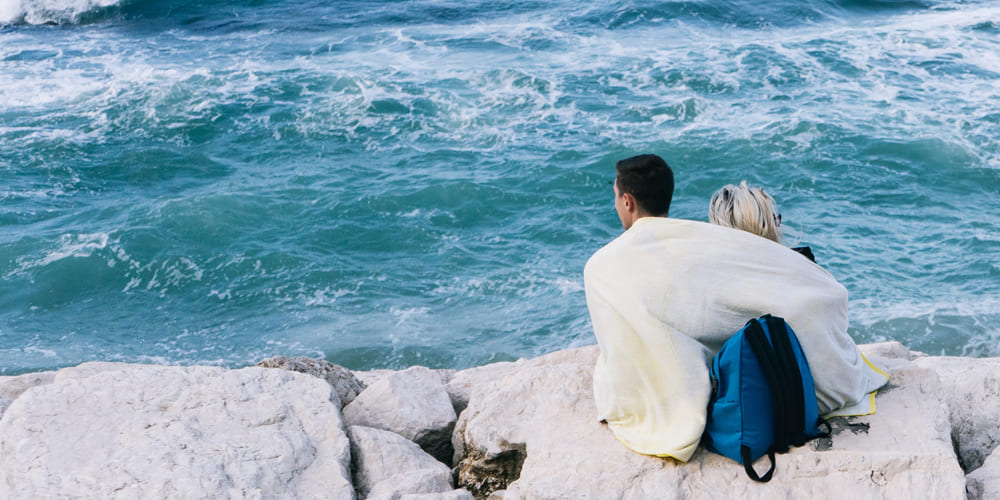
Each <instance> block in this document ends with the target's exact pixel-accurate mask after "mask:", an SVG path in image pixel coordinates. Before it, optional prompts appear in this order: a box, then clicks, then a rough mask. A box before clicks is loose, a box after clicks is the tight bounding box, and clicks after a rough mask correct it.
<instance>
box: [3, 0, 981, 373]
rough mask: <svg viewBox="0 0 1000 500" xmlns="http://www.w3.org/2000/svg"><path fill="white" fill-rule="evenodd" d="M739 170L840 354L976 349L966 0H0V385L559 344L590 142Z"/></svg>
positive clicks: (688, 200)
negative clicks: (100, 370) (827, 301)
mask: <svg viewBox="0 0 1000 500" xmlns="http://www.w3.org/2000/svg"><path fill="white" fill-rule="evenodd" d="M641 152H655V153H659V154H661V155H662V156H664V157H665V158H666V159H667V160H668V161H669V162H670V163H671V165H672V166H673V167H674V169H675V171H676V175H677V180H678V189H677V193H676V194H675V197H674V200H675V202H674V208H673V209H672V215H673V216H675V217H681V218H692V219H698V220H705V219H706V210H707V201H708V197H709V196H710V194H711V193H712V192H713V191H714V190H715V189H716V188H718V187H720V186H721V185H723V184H726V183H730V182H737V181H739V180H740V179H744V178H745V179H748V180H749V181H750V182H752V183H756V184H759V185H764V186H766V187H768V188H769V189H770V190H771V192H772V193H773V194H774V196H775V198H776V199H777V200H778V202H779V204H780V205H781V210H782V213H783V220H784V222H785V224H786V228H788V227H791V228H792V229H793V234H792V238H790V240H791V241H789V243H801V244H809V245H811V246H812V247H813V249H814V251H815V252H816V254H817V258H818V260H819V261H820V263H821V264H824V265H825V266H826V267H827V268H828V269H829V270H830V271H831V272H832V273H833V274H834V275H835V276H837V277H838V278H839V279H840V280H841V281H842V282H843V283H845V285H846V286H847V288H848V290H849V291H850V292H851V305H850V311H851V321H852V327H851V333H852V334H853V335H854V337H855V338H856V339H857V340H858V341H859V342H870V341H878V340H886V339H895V340H899V341H902V342H903V343H905V344H907V345H909V346H910V347H912V348H914V349H917V350H923V351H926V352H930V353H935V354H938V353H946V354H961V355H972V356H987V355H989V356H998V355H1000V347H998V340H1000V327H998V324H1000V201H998V200H1000V198H998V195H1000V4H998V3H997V2H987V1H980V2H976V1H972V2H957V1H906V0H901V1H888V0H885V1H871V0H838V1H834V0H796V1H794V2H793V1H785V0H779V1H777V2H758V1H750V0H728V1H678V2H652V1H645V0H640V1H596V2H570V1H567V0H555V1H548V2H537V1H516V2H510V3H505V4H496V3H494V2H475V1H473V2H469V1H465V2H454V1H444V0H425V1H419V0H418V1H362V0H355V1H332V2H315V1H306V0H300V1H277V0H242V1H236V0H231V1H226V0H217V1H213V2H194V1H185V0H150V1H141V0H135V1H128V0H123V1H116V0H39V1H32V2H28V1H21V0H0V226H2V232H0V276H2V281H0V373H2V374H12V373H19V372H23V371H29V370H36V369H47V368H54V367H59V366H65V365H71V364H76V363H79V362H82V361H87V360H124V361H133V362H144V361H154V362H166V363H177V364H193V363H207V364H221V365H226V366H242V365H246V364H252V363H254V362H256V361H257V360H259V359H261V358H263V357H266V356H270V355H273V354H286V355H308V356H320V357H327V358H329V359H331V360H333V361H335V362H338V363H341V364H344V365H347V366H349V367H352V368H373V367H400V366H405V365H408V364H412V363H420V364H424V365H429V366H434V367H457V368H461V367H466V366H470V365H475V364H480V363H483V362H487V361H491V360H506V359H513V358H517V357H520V356H532V355H537V354H541V353H544V352H548V351H551V350H555V349H558V348H563V347H568V346H575V345H582V344H588V343H592V342H593V335H592V333H591V331H590V324H589V318H588V316H587V311H586V305H585V301H584V293H583V286H582V276H581V274H582V268H583V264H584V262H585V261H586V259H587V257H589V255H590V254H591V253H593V251H594V250H596V249H597V248H599V247H600V246H602V245H603V244H604V243H606V242H607V241H609V240H610V239H611V238H613V237H614V236H616V235H617V234H618V233H619V232H620V228H619V225H618V221H617V218H616V216H615V213H614V210H613V208H612V198H611V187H610V186H609V184H608V182H609V181H610V179H611V178H612V177H613V165H614V162H615V161H616V160H618V159H620V158H622V157H625V156H627V155H631V154H635V153H641Z"/></svg>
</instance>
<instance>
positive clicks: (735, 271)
mask: <svg viewBox="0 0 1000 500" xmlns="http://www.w3.org/2000/svg"><path fill="white" fill-rule="evenodd" d="M616 171H617V172H616V173H617V176H616V178H615V184H614V192H615V210H616V211H617V212H618V217H619V219H621V222H622V226H623V227H624V228H625V232H624V233H623V234H622V235H621V236H619V237H618V238H616V239H615V240H614V241H612V242H611V243H608V244H607V245H606V246H605V247H604V248H601V249H600V250H598V251H597V252H596V253H595V254H594V255H593V256H592V257H591V258H590V260H588V261H587V266H586V268H585V269H584V283H585V287H586V292H587V307H588V308H589V309H590V315H591V320H592V322H593V325H594V334H595V336H596V337H597V342H598V344H599V345H600V349H601V353H600V356H599V357H598V360H597V364H596V366H595V367H594V399H595V402H596V404H597V410H598V413H599V417H600V418H601V419H602V420H604V421H606V422H607V423H608V426H609V427H610V428H611V430H612V431H613V432H614V434H615V436H616V437H617V438H618V439H619V440H620V441H621V442H622V443H624V444H625V445H626V446H628V447H629V448H631V449H632V450H635V451H637V452H639V453H644V454H648V455H656V456H665V457H673V458H676V459H678V460H681V461H687V460H688V459H689V458H690V457H691V455H692V454H693V453H694V451H695V449H696V448H697V446H698V441H699V439H700V438H701V434H702V431H703V430H704V427H705V418H706V411H707V405H708V399H709V392H710V390H711V384H710V381H709V376H708V363H709V362H710V361H711V358H712V356H713V355H714V354H715V353H716V352H717V351H718V350H719V348H720V347H721V346H722V344H723V343H724V342H725V341H726V339H728V338H729V337H730V336H731V335H732V334H733V333H735V332H736V331H737V330H739V329H740V328H741V327H742V326H743V325H744V324H745V323H746V321H747V320H749V319H751V318H755V317H758V316H761V315H763V314H768V313H770V314H773V315H775V316H780V317H783V318H785V320H786V321H787V322H788V324H789V325H791V327H792V329H794V330H795V332H796V334H797V335H798V337H799V341H800V343H801V344H802V349H803V351H804V353H805V355H806V357H807V358H808V360H809V365H810V369H811V371H812V374H813V379H814V381H815V385H816V398H817V402H818V404H819V410H820V413H821V414H823V413H826V414H833V413H836V414H842V415H843V414H868V413H871V412H873V411H874V392H873V391H875V390H876V389H878V388H879V387H881V386H882V385H884V384H885V382H886V381H887V377H886V375H885V374H884V373H882V372H881V371H879V370H878V369H877V368H875V367H874V366H872V365H870V364H869V363H868V362H867V360H865V359H864V357H863V356H861V353H860V352H859V351H858V349H857V346H856V345H855V344H854V341H853V340H852V339H851V337H850V336H848V334H847V290H846V289H845V288H844V287H843V286H842V285H840V284H839V283H838V282H837V281H836V280H835V279H834V278H833V277H832V276H831V275H830V274H829V273H828V272H826V271H825V270H823V268H821V267H819V266H818V265H816V264H814V263H812V262H810V261H809V260H808V259H805V258H803V257H802V256H801V255H799V254H797V253H795V252H794V251H792V250H790V249H788V248H785V247H784V246H782V245H779V244H777V243H775V242H773V241H770V240H767V239H765V238H761V237H759V236H756V235H753V234H750V233H747V232H744V231H740V230H736V229H730V228H725V227H721V226H715V225H711V224H706V223H703V222H695V221H686V220H679V219H671V218H668V212H669V209H670V201H671V198H672V196H673V189H674V180H673V172H672V171H671V170H670V167H669V166H668V165H667V164H666V162H664V161H663V159H662V158H660V157H659V156H656V155H640V156H635V157H632V158H627V159H625V160H622V161H620V162H618V164H617V165H616Z"/></svg>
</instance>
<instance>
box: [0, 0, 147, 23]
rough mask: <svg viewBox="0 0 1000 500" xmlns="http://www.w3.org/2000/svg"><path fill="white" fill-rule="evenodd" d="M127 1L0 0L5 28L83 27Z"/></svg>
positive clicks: (0, 12) (0, 15)
mask: <svg viewBox="0 0 1000 500" xmlns="http://www.w3.org/2000/svg"><path fill="white" fill-rule="evenodd" d="M127 1H128V0H0V26H2V25H5V24H19V23H24V24H80V23H87V22H93V21H95V20H97V19H98V18H100V17H101V16H102V15H104V14H106V13H107V12H108V11H109V9H112V8H116V7H119V6H121V4H123V3H125V2H127Z"/></svg>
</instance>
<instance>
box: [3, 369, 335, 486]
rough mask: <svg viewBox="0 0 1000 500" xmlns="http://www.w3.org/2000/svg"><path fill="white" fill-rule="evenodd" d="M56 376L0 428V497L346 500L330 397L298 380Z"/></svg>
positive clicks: (194, 374) (176, 372) (225, 374)
mask: <svg viewBox="0 0 1000 500" xmlns="http://www.w3.org/2000/svg"><path fill="white" fill-rule="evenodd" d="M99 368H107V366H98V365H94V366H89V367H88V366H82V368H81V369H78V370H68V371H65V372H62V371H61V375H60V376H59V377H56V380H54V381H53V382H52V383H49V384H46V385H38V386H35V387H33V388H31V389H30V390H27V391H26V392H24V393H23V394H22V395H20V397H18V398H17V399H15V400H14V402H13V403H12V404H11V406H10V408H9V409H8V410H7V413H6V414H5V415H4V418H3V419H2V420H0V498H67V497H69V498H218V497H234V496H240V497H250V498H261V497H281V498H321V497H322V498H341V499H351V498H353V497H354V490H353V487H352V485H351V482H350V476H349V469H348V468H349V465H350V444H349V441H348V439H347V435H346V433H345V432H344V430H343V427H342V422H341V419H340V415H339V413H338V412H337V406H336V404H335V403H334V402H333V401H331V398H333V394H332V390H331V388H330V386H329V385H327V384H326V383H325V382H323V381H321V380H317V379H315V378H313V377H309V376H306V375H302V374H297V373H292V372H286V371H279V370H267V369H262V368H246V369H243V370H225V369H222V368H211V367H188V368H182V367H168V366H143V365H130V366H118V367H117V369H110V370H103V371H102V370H101V369H99Z"/></svg>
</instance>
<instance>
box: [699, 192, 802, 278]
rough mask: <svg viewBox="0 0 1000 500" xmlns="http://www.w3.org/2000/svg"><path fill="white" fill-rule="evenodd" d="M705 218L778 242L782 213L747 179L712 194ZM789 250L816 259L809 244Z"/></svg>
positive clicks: (768, 197) (765, 193)
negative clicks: (748, 183)
mask: <svg viewBox="0 0 1000 500" xmlns="http://www.w3.org/2000/svg"><path fill="white" fill-rule="evenodd" d="M708 221H709V222H711V223H712V224H716V225H719V226H725V227H731V228H734V229H740V230H743V231H746V232H748V233H752V234H756V235H757V236H760V237H762V238H767V239H769V240H771V241H774V242H775V243H781V239H782V237H783V235H782V233H781V214H779V213H778V211H777V210H776V209H775V203H774V198H771V195H769V194H767V192H765V191H764V189H763V188H759V187H751V186H748V185H747V181H741V182H740V185H739V186H734V185H732V184H728V185H725V186H723V187H722V188H721V189H719V190H718V191H716V192H715V194H713V195H712V201H710V202H709V205H708ZM792 250H795V251H796V252H799V253H800V254H802V255H805V256H806V257H807V258H809V260H811V261H813V262H815V261H816V259H815V258H814V257H813V254H812V250H811V249H810V248H809V247H796V248H793V249H792Z"/></svg>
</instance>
